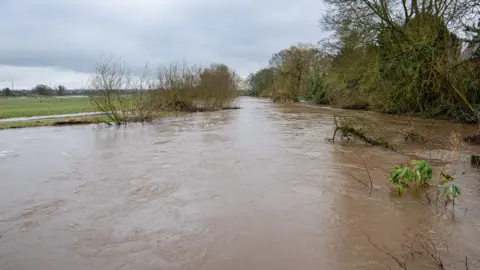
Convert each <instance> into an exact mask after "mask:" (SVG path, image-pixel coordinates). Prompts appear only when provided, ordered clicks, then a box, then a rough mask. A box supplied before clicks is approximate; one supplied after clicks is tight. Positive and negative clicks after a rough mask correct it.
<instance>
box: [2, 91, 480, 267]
mask: <svg viewBox="0 0 480 270" xmlns="http://www.w3.org/2000/svg"><path fill="white" fill-rule="evenodd" d="M238 105H239V106H240V107H242V108H243V109H241V110H232V111H222V112H214V113H197V114H191V115H186V116H182V117H178V118H167V119H162V120H158V121H157V122H155V123H154V124H152V125H140V124H138V125H130V126H128V127H126V128H115V127H109V128H105V127H97V126H94V125H89V126H75V127H48V128H31V129H19V130H3V131H0V269H2V270H3V269H5V270H9V269H23V270H27V269H28V270H29V269H52V270H53V269H71V270H75V269H102V270H103V269H105V270H107V269H142V270H143V269H212V270H217V269H232V270H235V269H238V270H246V269H249V270H253V269H259V270H264V269H275V270H283V269H285V270H290V269H308V270H309V269H353V268H355V267H357V268H358V269H386V267H387V266H386V265H387V263H389V264H390V265H393V264H391V261H389V260H388V259H387V257H386V256H385V255H384V254H383V253H382V252H379V251H378V250H377V249H375V248H374V247H373V246H372V244H371V243H370V242H369V241H368V239H367V236H369V237H370V238H371V240H372V241H374V242H375V243H377V244H378V245H380V246H385V247H388V248H389V249H395V248H396V246H397V245H398V244H400V243H403V242H404V241H405V239H406V234H407V233H408V232H409V229H416V228H419V227H420V226H422V225H428V224H431V223H434V224H435V228H436V230H437V231H438V233H442V234H444V235H445V240H446V241H448V248H449V252H448V254H445V255H444V260H445V261H447V262H448V264H449V265H450V266H451V267H450V268H448V269H464V268H461V267H462V265H463V262H462V260H463V259H464V258H465V255H468V256H469V257H470V258H471V260H472V261H473V260H475V259H476V260H480V246H479V245H478V243H479V242H480V223H479V221H480V173H479V171H478V170H477V169H473V168H471V167H470V165H469V164H468V163H467V164H458V166H457V167H458V168H459V170H461V172H460V173H459V174H458V179H457V180H456V181H457V183H458V185H459V186H461V187H462V188H463V191H464V194H463V199H462V200H461V201H460V202H459V203H458V205H457V206H456V208H455V213H456V214H455V218H453V217H452V215H451V214H449V213H446V214H444V215H437V213H436V212H437V211H436V210H435V208H434V207H431V206H427V205H426V204H425V203H422V202H420V201H419V200H418V199H415V198H414V197H412V196H404V197H402V198H399V197H397V196H395V195H392V194H391V192H390V188H391V186H390V185H389V183H388V171H389V170H390V169H391V168H393V167H395V166H397V165H398V164H399V163H402V162H408V161H409V160H410V159H411V157H409V156H405V155H401V154H398V153H393V152H391V151H385V150H382V149H377V148H372V147H369V146H365V145H363V144H361V143H342V142H339V143H335V144H332V143H330V142H328V141H326V140H325V138H326V137H329V136H331V134H332V114H333V113H334V111H332V110H330V109H324V108H317V107H310V106H304V105H276V104H272V103H269V102H267V101H264V100H258V99H250V98H242V99H241V100H240V102H239V104H238ZM337 112H338V111H337ZM349 113H350V112H349ZM375 117H377V118H376V120H378V121H381V122H382V123H384V124H385V125H389V126H390V125H391V126H409V125H410V124H411V123H410V122H411V120H409V119H408V118H405V117H392V116H380V115H376V116H375ZM419 121H420V120H419ZM422 123H433V124H434V126H433V128H434V130H435V132H434V136H436V137H438V138H439V139H441V138H444V139H446V140H448V136H449V135H450V132H451V131H452V129H455V130H460V131H461V132H464V134H467V133H468V132H472V127H470V126H462V125H456V124H450V123H447V122H440V121H430V120H429V121H425V120H422ZM419 125H421V123H419ZM430 126H432V125H430ZM409 150H411V151H412V152H415V153H417V154H418V155H424V156H426V152H425V149H424V148H422V147H420V146H409ZM478 150H479V149H474V148H473V149H472V148H470V149H468V151H478ZM430 154H431V153H430ZM361 158H363V159H364V160H366V163H367V165H368V167H369V168H370V170H371V174H372V178H373V181H374V184H375V185H376V187H375V189H374V190H373V192H372V196H371V197H370V196H369V195H368V190H366V189H365V187H364V186H362V185H361V184H359V183H358V182H356V181H355V180H352V176H351V175H355V176H357V177H364V170H363V163H362V162H361ZM431 163H432V164H433V165H434V166H435V168H434V169H435V170H438V169H440V168H442V167H443V166H444V165H445V163H444V162H442V161H439V160H432V161H431ZM412 265H414V266H415V267H416V268H414V269H435V268H432V265H431V263H429V262H414V263H412ZM472 265H473V264H472ZM471 269H478V268H475V267H473V266H471Z"/></svg>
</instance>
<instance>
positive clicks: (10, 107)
mask: <svg viewBox="0 0 480 270" xmlns="http://www.w3.org/2000/svg"><path fill="white" fill-rule="evenodd" d="M93 111H95V109H94V108H93V107H92V105H91V104H90V100H89V98H88V97H75V98H60V97H42V98H32V97H31V98H3V99H2V98H0V119H2V118H12V117H30V116H44V115H56V114H71V113H83V112H93Z"/></svg>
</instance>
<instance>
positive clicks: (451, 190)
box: [438, 184, 462, 207]
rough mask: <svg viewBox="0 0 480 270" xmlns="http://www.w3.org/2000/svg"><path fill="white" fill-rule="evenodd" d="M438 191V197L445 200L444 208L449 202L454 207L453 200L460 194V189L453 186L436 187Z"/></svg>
mask: <svg viewBox="0 0 480 270" xmlns="http://www.w3.org/2000/svg"><path fill="white" fill-rule="evenodd" d="M438 190H439V191H440V195H441V196H442V197H443V198H444V199H445V206H446V205H447V204H448V203H449V202H452V203H453V207H455V199H457V198H458V197H459V196H460V195H461V194H462V192H461V191H460V188H459V187H458V186H457V185H455V184H450V185H438Z"/></svg>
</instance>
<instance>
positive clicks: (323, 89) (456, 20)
mask: <svg viewBox="0 0 480 270" xmlns="http://www.w3.org/2000/svg"><path fill="white" fill-rule="evenodd" d="M326 4H327V8H328V11H327V12H326V13H325V14H326V15H325V16H324V17H323V18H322V25H323V27H324V28H325V29H326V30H329V31H331V33H332V35H331V36H329V37H327V38H326V39H324V40H322V41H321V43H320V44H321V45H320V46H316V45H310V44H298V45H295V46H291V47H290V48H288V49H285V50H282V51H280V52H278V53H275V54H274V55H273V57H272V59H271V60H270V63H269V65H268V66H267V67H266V68H264V69H262V70H260V71H258V72H256V73H254V74H251V75H250V76H249V78H248V84H249V88H250V93H251V95H254V96H266V97H271V98H272V99H273V100H274V101H276V102H285V101H296V100H298V99H311V100H313V101H315V102H316V103H319V104H332V105H336V106H339V107H341V108H346V109H371V110H376V111H380V112H384V113H401V114H415V115H422V116H427V117H435V118H448V119H452V120H456V121H461V122H471V123H476V122H478V117H479V113H478V108H479V107H480V68H479V65H478V63H479V61H480V58H479V55H480V53H479V49H478V48H479V46H478V43H479V40H478V38H479V36H480V31H478V27H477V26H476V25H475V24H476V21H478V20H479V14H480V13H478V10H479V5H480V4H479V3H478V1H471V0H458V1H451V0H435V1H431V0H419V1H382V0H380V1H376V0H375V1H372V0H361V1H355V2H349V1H343V0H327V1H326Z"/></svg>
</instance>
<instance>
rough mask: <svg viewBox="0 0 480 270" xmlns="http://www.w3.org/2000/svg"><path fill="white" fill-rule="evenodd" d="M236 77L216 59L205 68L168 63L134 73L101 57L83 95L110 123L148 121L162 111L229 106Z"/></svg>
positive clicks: (235, 90) (211, 109)
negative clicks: (216, 62)
mask: <svg viewBox="0 0 480 270" xmlns="http://www.w3.org/2000/svg"><path fill="white" fill-rule="evenodd" d="M238 83H239V82H238V76H237V75H236V73H235V72H234V71H232V70H231V69H229V68H228V67H227V66H225V65H222V64H213V65H211V66H210V67H208V68H199V67H196V66H189V65H179V64H171V65H167V66H160V67H158V68H157V72H156V73H153V72H151V70H150V69H148V68H147V67H145V69H144V70H143V71H142V72H141V73H140V74H134V73H133V72H131V70H129V69H128V68H126V65H125V64H123V63H121V62H117V61H113V60H112V59H106V60H103V61H101V62H100V64H99V65H98V66H97V68H96V70H95V72H94V73H93V74H92V76H91V79H90V84H89V89H90V93H89V97H90V101H91V103H92V105H93V107H94V108H95V109H96V110H97V111H100V112H103V113H105V114H106V116H107V117H108V118H110V119H111V121H112V122H113V123H115V124H116V125H124V124H127V123H129V122H137V121H138V122H146V121H151V120H152V119H153V118H155V117H156V116H157V115H158V114H161V113H163V112H165V111H173V112H178V111H188V112H196V111H216V110H222V109H232V108H235V107H234V106H233V100H234V98H236V96H237V89H238Z"/></svg>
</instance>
